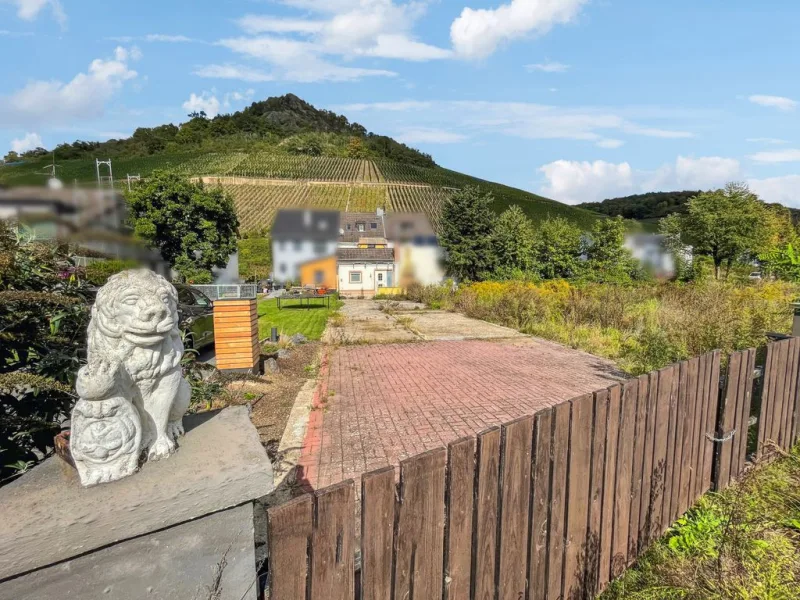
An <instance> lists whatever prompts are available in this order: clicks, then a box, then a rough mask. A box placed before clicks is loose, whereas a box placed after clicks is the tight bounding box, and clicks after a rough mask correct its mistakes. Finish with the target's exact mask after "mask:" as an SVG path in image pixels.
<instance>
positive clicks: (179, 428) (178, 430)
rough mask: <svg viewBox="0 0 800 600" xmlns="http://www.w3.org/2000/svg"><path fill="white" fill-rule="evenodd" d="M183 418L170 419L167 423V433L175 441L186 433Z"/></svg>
mask: <svg viewBox="0 0 800 600" xmlns="http://www.w3.org/2000/svg"><path fill="white" fill-rule="evenodd" d="M184 433H185V432H184V430H183V419H178V420H177V421H170V422H169V423H167V435H168V436H169V438H170V439H171V440H172V441H173V442H177V441H178V438H179V437H181V436H182V435H183V434H184Z"/></svg>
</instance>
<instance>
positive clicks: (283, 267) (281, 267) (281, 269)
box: [278, 263, 286, 273]
mask: <svg viewBox="0 0 800 600" xmlns="http://www.w3.org/2000/svg"><path fill="white" fill-rule="evenodd" d="M278 269H279V270H280V272H281V273H286V263H281V266H280V267H278Z"/></svg>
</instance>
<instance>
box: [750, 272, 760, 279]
mask: <svg viewBox="0 0 800 600" xmlns="http://www.w3.org/2000/svg"><path fill="white" fill-rule="evenodd" d="M748 279H750V281H758V280H760V279H762V275H761V271H753V272H752V273H750V275H748Z"/></svg>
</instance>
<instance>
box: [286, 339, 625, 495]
mask: <svg viewBox="0 0 800 600" xmlns="http://www.w3.org/2000/svg"><path fill="white" fill-rule="evenodd" d="M618 376H619V374H618V373H617V372H615V371H614V367H613V365H612V364H611V363H609V362H607V361H604V360H603V359H600V358H597V357H595V356H591V355H589V354H586V353H583V352H578V351H575V350H570V349H569V348H565V347H563V346H559V345H557V344H553V343H550V342H546V341H544V340H535V339H530V338H528V339H526V340H525V343H522V344H514V343H508V342H492V341H452V342H450V341H448V342H427V343H411V344H389V345H371V346H344V347H340V348H338V349H335V350H333V351H332V354H331V355H330V356H328V357H327V360H326V361H324V362H323V365H322V368H321V370H320V380H319V385H318V386H317V390H316V393H315V396H314V406H313V408H312V411H311V415H310V419H309V424H308V428H307V430H306V436H305V440H304V443H303V450H302V453H301V458H300V463H299V464H300V467H301V468H300V472H299V479H300V481H301V482H303V483H304V484H305V485H306V486H310V487H313V488H315V489H318V488H321V487H325V486H328V485H331V484H333V483H337V482H339V481H342V480H345V479H349V478H351V477H352V478H355V479H358V477H359V476H360V475H361V473H364V472H367V471H371V470H373V469H377V468H379V467H383V466H386V465H397V464H398V463H399V461H400V460H402V459H403V458H406V457H409V456H413V455H415V454H418V453H420V452H423V451H425V450H429V449H431V448H437V447H440V446H443V445H446V444H447V443H448V442H451V441H453V440H455V439H458V438H460V437H463V436H467V435H474V434H475V433H477V432H479V431H481V430H483V429H486V428H487V427H490V426H492V425H499V424H501V423H503V422H505V421H508V420H511V419H514V418H517V417H520V416H523V415H527V414H533V413H535V412H536V411H537V410H540V409H541V408H544V407H546V406H551V405H553V404H557V403H559V402H563V401H564V400H568V399H570V398H573V397H575V396H578V395H580V394H584V393H587V392H591V391H594V390H598V389H602V388H604V387H607V386H609V385H611V384H612V383H614V382H615V381H617V380H618Z"/></svg>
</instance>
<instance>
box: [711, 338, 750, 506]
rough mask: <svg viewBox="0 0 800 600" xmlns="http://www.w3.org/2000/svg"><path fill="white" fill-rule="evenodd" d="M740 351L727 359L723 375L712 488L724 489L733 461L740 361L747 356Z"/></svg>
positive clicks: (745, 359)
mask: <svg viewBox="0 0 800 600" xmlns="http://www.w3.org/2000/svg"><path fill="white" fill-rule="evenodd" d="M742 354H743V353H742V352H734V353H733V354H731V357H730V359H729V360H728V375H727V376H726V377H725V393H724V395H723V396H722V405H721V406H720V409H719V424H718V427H717V430H716V437H717V439H718V440H723V439H725V440H726V441H724V442H723V441H718V442H717V452H716V467H715V477H714V479H715V481H714V489H716V490H724V489H725V488H726V487H728V484H729V483H730V479H731V462H732V461H733V441H734V439H735V437H736V433H735V427H736V408H737V405H739V404H741V399H740V397H739V384H740V380H741V370H742V361H743V360H744V362H745V363H747V357H746V356H742Z"/></svg>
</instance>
